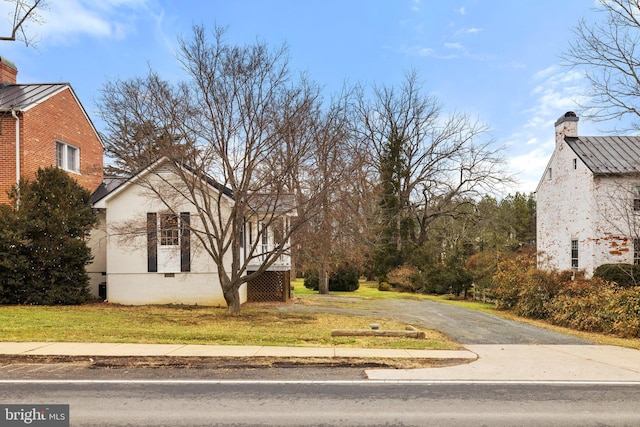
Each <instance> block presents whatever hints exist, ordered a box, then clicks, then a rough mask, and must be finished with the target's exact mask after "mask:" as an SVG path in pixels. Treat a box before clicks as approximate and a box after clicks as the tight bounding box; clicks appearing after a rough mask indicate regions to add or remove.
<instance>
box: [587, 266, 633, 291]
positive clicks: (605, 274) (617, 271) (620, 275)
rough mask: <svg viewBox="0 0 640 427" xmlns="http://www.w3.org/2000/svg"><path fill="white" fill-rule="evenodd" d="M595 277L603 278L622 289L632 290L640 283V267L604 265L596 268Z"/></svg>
mask: <svg viewBox="0 0 640 427" xmlns="http://www.w3.org/2000/svg"><path fill="white" fill-rule="evenodd" d="M593 277H596V278H602V279H604V280H606V281H607V282H612V283H615V284H616V285H618V286H620V287H622V288H631V287H634V286H637V285H638V283H639V282H640V265H633V264H602V265H601V266H599V267H598V268H596V271H595V272H594V273H593Z"/></svg>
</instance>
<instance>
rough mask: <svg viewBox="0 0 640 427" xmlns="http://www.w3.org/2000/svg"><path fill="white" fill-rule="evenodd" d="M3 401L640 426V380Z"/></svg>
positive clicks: (153, 386)
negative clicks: (612, 382)
mask: <svg viewBox="0 0 640 427" xmlns="http://www.w3.org/2000/svg"><path fill="white" fill-rule="evenodd" d="M0 402H11V403H33V402H37V403H44V404H52V403H64V404H69V405H70V419H71V425H72V426H87V425H91V426H105V427H106V426H126V425H130V426H215V425H228V426H336V425H345V426H346V425H348V426H430V425H433V426H465V427H471V426H498V427H499V426H515V425H518V426H545V427H550V426H601V427H602V426H624V425H628V426H631V425H640V403H639V402H640V386H639V385H611V384H609V385H607V384H554V383H547V384H526V383H523V384H509V383H505V384H500V383H496V384H492V383H472V384H455V383H454V384H448V383H437V382H431V383H429V382H425V383H415V382H404V383H402V382H398V383H385V382H372V381H347V382H307V381H301V382H259V381H258V382H234V381H230V382H224V381H222V382H220V381H179V380H173V381H169V382H154V381H140V382H127V381H113V382H101V381H98V382H91V381H89V382H80V383H78V382H75V383H74V382H64V381H62V382H54V383H51V382H33V383H19V382H18V383H1V384H0Z"/></svg>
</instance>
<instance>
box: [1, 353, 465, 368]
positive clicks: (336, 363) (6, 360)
mask: <svg viewBox="0 0 640 427" xmlns="http://www.w3.org/2000/svg"><path fill="white" fill-rule="evenodd" d="M468 362H469V360H466V359H420V358H384V359H371V358H347V357H332V358H320V357H308V358H302V357H193V356H192V357H177V356H144V357H139V356H135V357H134V356H127V357H98V356H96V357H88V356H35V355H7V356H0V366H5V365H10V364H17V363H20V364H28V363H33V364H43V363H47V364H73V365H77V366H81V367H85V368H87V369H257V368H264V369H268V368H278V369H286V368H297V369H299V368H362V369H373V368H380V369H413V368H436V367H445V366H454V365H460V364H464V363H468Z"/></svg>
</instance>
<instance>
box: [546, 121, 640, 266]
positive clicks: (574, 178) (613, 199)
mask: <svg viewBox="0 0 640 427" xmlns="http://www.w3.org/2000/svg"><path fill="white" fill-rule="evenodd" d="M565 135H569V136H577V120H575V121H569V122H566V123H560V124H558V123H556V148H555V151H554V153H553V155H552V157H551V160H550V161H549V164H548V165H547V169H546V170H545V174H544V176H543V177H542V179H541V180H540V183H539V185H538V188H537V190H536V201H537V236H536V240H537V251H538V267H539V268H541V269H544V270H557V271H565V270H571V269H572V265H571V240H574V239H576V240H578V251H579V254H578V268H577V270H580V271H584V273H585V275H586V276H587V277H591V276H592V275H593V272H594V271H595V269H596V268H597V267H598V266H600V265H602V264H606V263H632V262H633V240H632V238H630V236H633V235H634V233H633V232H632V231H631V230H630V225H632V224H630V223H631V222H633V221H630V218H629V215H631V216H633V212H632V203H633V201H632V197H630V195H631V191H632V188H633V186H634V185H637V184H635V183H636V182H637V181H638V180H637V179H631V178H624V177H616V176H594V174H593V173H592V171H590V170H589V169H588V167H587V166H586V165H585V164H584V163H583V162H582V161H581V160H580V159H579V158H578V156H577V155H576V153H575V152H574V151H573V150H572V149H571V148H570V147H569V146H568V145H567V144H566V142H565V141H564V137H565ZM549 169H551V175H549ZM637 235H638V233H637V230H636V233H635V236H637Z"/></svg>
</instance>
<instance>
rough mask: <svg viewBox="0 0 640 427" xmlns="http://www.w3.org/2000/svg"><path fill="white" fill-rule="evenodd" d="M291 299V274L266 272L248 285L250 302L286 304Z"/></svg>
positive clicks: (248, 299) (286, 272)
mask: <svg viewBox="0 0 640 427" xmlns="http://www.w3.org/2000/svg"><path fill="white" fill-rule="evenodd" d="M290 298H291V273H290V272H289V271H265V272H264V273H262V274H261V275H260V276H258V277H257V278H255V279H254V280H250V281H249V283H247V301H248V302H269V301H283V302H286V301H288V300H289V299H290Z"/></svg>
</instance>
